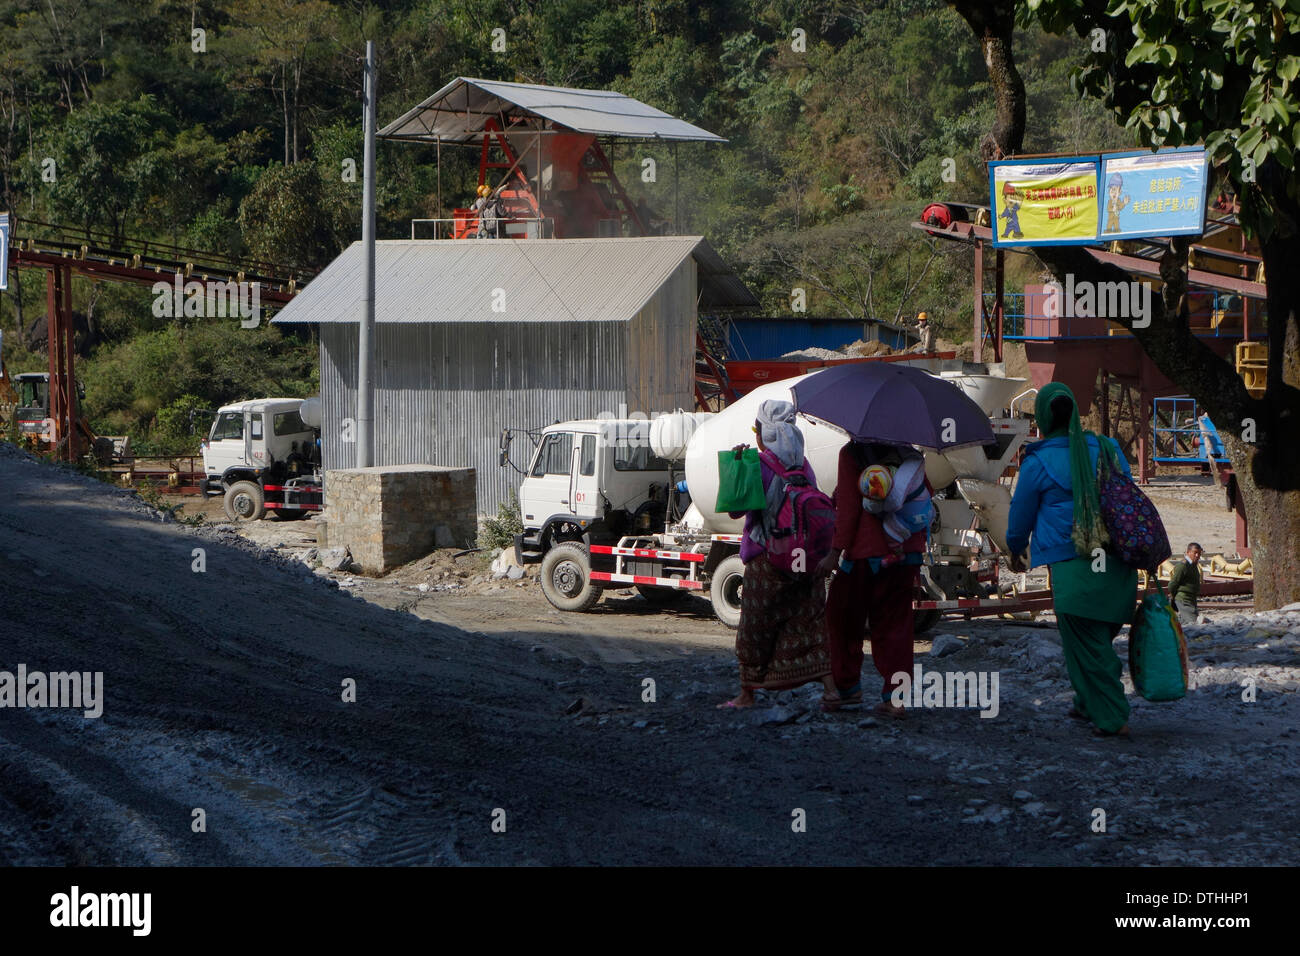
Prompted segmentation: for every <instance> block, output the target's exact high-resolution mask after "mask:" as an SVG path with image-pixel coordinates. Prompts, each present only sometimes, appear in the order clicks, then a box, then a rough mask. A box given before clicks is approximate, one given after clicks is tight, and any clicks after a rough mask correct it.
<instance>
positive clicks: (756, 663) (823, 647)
mask: <svg viewBox="0 0 1300 956" xmlns="http://www.w3.org/2000/svg"><path fill="white" fill-rule="evenodd" d="M736 658H737V659H738V660H739V661H740V683H741V686H742V687H748V688H756V687H763V688H766V689H768V690H783V689H785V688H788V687H798V686H800V685H801V684H806V683H808V682H809V681H815V680H821V678H823V677H825V676H826V675H827V674H829V673H830V672H831V661H830V653H829V650H828V643H827V640H826V585H825V583H824V582H823V581H822V580H820V579H817V578H814V577H813V576H812V575H811V574H809V575H805V576H802V577H800V578H798V579H792V578H789V577H787V576H786V575H784V574H782V573H781V572H780V571H778V570H777V569H776V568H774V567H773V566H772V562H771V561H769V560H768V558H767V555H766V554H760V555H758V556H757V557H755V558H754V559H753V560H752V561H750V562H749V563H748V564H747V565H745V579H744V583H743V585H742V591H741V597H740V627H739V628H737V630H736Z"/></svg>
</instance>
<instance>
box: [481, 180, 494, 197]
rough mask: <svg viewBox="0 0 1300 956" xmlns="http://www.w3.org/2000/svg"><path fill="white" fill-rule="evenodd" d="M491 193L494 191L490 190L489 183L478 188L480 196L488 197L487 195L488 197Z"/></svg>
mask: <svg viewBox="0 0 1300 956" xmlns="http://www.w3.org/2000/svg"><path fill="white" fill-rule="evenodd" d="M491 191H492V190H491V189H489V188H488V186H487V183H484V184H483V185H482V186H480V187H479V188H478V194H479V195H480V196H486V195H487V194H488V193H490V192H491Z"/></svg>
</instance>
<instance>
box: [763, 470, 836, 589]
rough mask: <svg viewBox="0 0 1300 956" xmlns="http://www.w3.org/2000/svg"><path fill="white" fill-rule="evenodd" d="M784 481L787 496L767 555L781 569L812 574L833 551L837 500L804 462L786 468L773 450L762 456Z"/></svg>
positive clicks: (787, 571)
mask: <svg viewBox="0 0 1300 956" xmlns="http://www.w3.org/2000/svg"><path fill="white" fill-rule="evenodd" d="M760 457H761V458H762V460H763V462H764V463H765V464H766V465H767V467H769V468H771V469H772V471H773V472H774V473H775V474H776V477H775V478H774V479H773V480H774V481H780V482H783V483H784V491H785V498H784V500H783V501H782V502H781V509H780V511H778V512H777V515H776V527H775V528H774V529H773V531H772V536H771V537H770V538H768V541H767V557H768V560H769V561H771V562H772V564H773V566H774V567H775V568H776V569H777V570H778V571H784V572H785V573H786V574H794V575H803V574H811V573H812V572H813V571H814V570H815V569H816V567H817V565H818V564H820V563H821V560H822V559H823V558H824V557H826V555H827V554H829V553H830V550H831V538H832V536H833V535H834V534H835V503H834V502H833V501H831V499H830V498H829V497H828V496H827V495H826V494H825V492H822V491H819V490H818V488H817V486H816V485H815V484H813V483H812V482H811V481H810V480H809V478H808V474H807V472H805V471H804V469H803V466H802V465H801V466H799V467H798V468H786V467H785V466H784V465H783V464H781V461H780V459H778V458H777V457H776V455H774V454H772V453H771V452H769V451H764V452H763V453H762V455H761V456H760Z"/></svg>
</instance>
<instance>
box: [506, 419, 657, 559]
mask: <svg viewBox="0 0 1300 956" xmlns="http://www.w3.org/2000/svg"><path fill="white" fill-rule="evenodd" d="M680 477H681V473H680V470H676V471H675V470H674V466H673V463H672V462H669V461H666V460H665V459H663V458H660V457H659V456H657V455H655V454H654V453H653V451H651V448H650V423H649V422H648V421H645V420H637V419H584V420H581V421H573V422H563V423H557V424H555V425H549V426H547V427H546V428H545V429H543V430H542V434H541V440H540V441H539V442H538V445H537V449H536V451H535V452H534V453H533V457H532V460H531V461H530V462H529V465H528V469H527V474H526V476H525V478H524V480H523V482H522V483H521V484H520V487H519V515H520V518H521V519H522V521H523V526H524V532H523V534H522V535H520V536H519V537H518V538H517V539H516V542H515V548H516V552H517V554H518V557H519V558H520V560H521V561H530V560H531V561H540V560H541V558H542V556H543V555H544V554H545V552H546V551H547V550H549V548H550V547H551V545H553V544H555V543H558V542H560V541H583V542H585V543H587V544H591V543H592V542H593V541H604V540H618V539H619V538H621V537H622V536H624V535H628V534H638V533H651V532H657V531H662V530H663V527H664V518H665V515H666V513H667V506H668V502H669V499H670V496H671V495H673V494H674V493H675V492H674V485H675V483H676V480H677V479H678V478H680Z"/></svg>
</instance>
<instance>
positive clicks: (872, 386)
mask: <svg viewBox="0 0 1300 956" xmlns="http://www.w3.org/2000/svg"><path fill="white" fill-rule="evenodd" d="M791 391H792V392H793V393H794V402H795V407H796V408H798V410H799V411H800V412H802V413H803V414H804V415H810V416H812V417H813V418H820V419H821V420H822V421H824V422H829V423H830V424H832V425H834V426H836V427H837V428H842V429H844V430H845V431H846V432H848V433H849V434H850V435H852V436H853V437H854V438H856V439H858V440H859V441H872V442H883V443H886V444H891V445H918V446H920V447H921V448H929V449H933V450H935V451H942V450H943V449H946V448H960V447H962V446H965V445H989V444H992V443H994V442H996V441H997V439H996V438H994V437H993V427H992V426H991V425H990V424H989V419H988V416H987V415H985V414H984V411H983V409H981V408H980V407H979V405H977V404H975V402H973V401H972V400H971V399H970V398H969V397H967V395H966V393H965V392H963V391H962V390H961V389H960V388H958V387H957V386H956V385H953V384H952V383H950V382H945V381H944V380H943V379H941V378H936V377H935V376H933V375H929V374H927V373H925V372H923V371H922V370H921V369H919V368H912V367H910V366H907V365H898V364H895V363H893V362H851V363H846V364H843V365H835V366H832V367H831V368H828V369H825V370H824V371H821V372H814V373H813V374H812V375H809V376H808V377H807V378H805V379H803V380H802V381H800V382H796V383H795V384H794V386H792V388H791Z"/></svg>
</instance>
